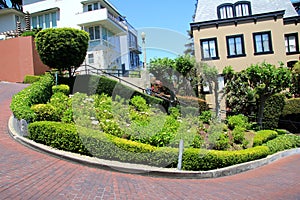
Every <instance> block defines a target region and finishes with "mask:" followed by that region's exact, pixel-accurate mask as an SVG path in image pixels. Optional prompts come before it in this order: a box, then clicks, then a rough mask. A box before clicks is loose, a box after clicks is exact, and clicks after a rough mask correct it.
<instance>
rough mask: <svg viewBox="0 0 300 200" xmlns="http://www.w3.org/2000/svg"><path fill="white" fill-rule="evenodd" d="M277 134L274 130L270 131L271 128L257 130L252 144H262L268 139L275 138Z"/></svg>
mask: <svg viewBox="0 0 300 200" xmlns="http://www.w3.org/2000/svg"><path fill="white" fill-rule="evenodd" d="M277 136H278V133H277V132H276V131H272V130H262V131H258V132H257V133H256V135H255V136H254V138H253V146H259V145H262V144H264V143H266V142H268V141H269V140H272V139H274V138H276V137H277Z"/></svg>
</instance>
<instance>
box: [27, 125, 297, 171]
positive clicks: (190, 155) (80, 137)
mask: <svg viewBox="0 0 300 200" xmlns="http://www.w3.org/2000/svg"><path fill="white" fill-rule="evenodd" d="M29 133H30V136H29V138H30V139H33V140H34V141H36V142H39V143H42V144H46V145H49V146H51V147H54V148H58V149H62V150H66V151H72V152H75V153H81V154H85V155H92V156H94V157H97V158H101V159H107V160H117V161H121V162H129V163H138V164H146V165H152V166H158V167H176V166H177V158H178V149H177V148H170V147H163V148H159V147H154V146H151V145H148V144H143V143H138V142H134V141H130V140H126V139H122V138H118V137H115V136H112V135H109V134H105V133H103V132H99V131H96V130H91V129H87V128H82V127H77V128H76V127H75V125H71V124H63V123H58V122H45V121H44V122H34V123H31V124H29ZM297 146H300V138H299V137H298V136H295V137H294V136H289V135H283V136H282V137H278V139H277V138H276V139H274V140H272V141H269V142H268V143H267V144H266V145H264V146H258V147H253V148H249V149H245V150H238V151H216V150H204V149H194V148H188V149H185V151H184V153H183V163H182V167H183V169H185V170H211V169H217V168H222V167H227V166H231V165H235V164H239V163H243V162H248V161H252V160H256V159H260V158H264V157H266V156H267V155H269V154H270V153H273V152H277V151H279V150H284V149H287V148H293V147H297Z"/></svg>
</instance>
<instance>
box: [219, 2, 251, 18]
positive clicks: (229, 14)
mask: <svg viewBox="0 0 300 200" xmlns="http://www.w3.org/2000/svg"><path fill="white" fill-rule="evenodd" d="M217 12H218V17H219V19H227V18H233V17H243V16H249V15H251V14H252V12H251V3H250V2H249V1H238V2H236V3H234V4H232V3H225V4H221V5H219V6H218V8H217Z"/></svg>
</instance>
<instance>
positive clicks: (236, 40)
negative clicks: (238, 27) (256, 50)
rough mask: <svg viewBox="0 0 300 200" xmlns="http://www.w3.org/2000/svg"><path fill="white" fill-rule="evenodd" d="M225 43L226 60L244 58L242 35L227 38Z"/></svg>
mask: <svg viewBox="0 0 300 200" xmlns="http://www.w3.org/2000/svg"><path fill="white" fill-rule="evenodd" d="M226 42H227V52H228V58H231V57H240V56H246V55H245V47H244V36H243V35H233V36H227V37H226Z"/></svg>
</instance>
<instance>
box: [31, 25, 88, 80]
mask: <svg viewBox="0 0 300 200" xmlns="http://www.w3.org/2000/svg"><path fill="white" fill-rule="evenodd" d="M88 41H89V34H88V33H87V32H85V31H83V30H78V29H74V28H49V29H44V30H42V31H40V32H39V33H38V34H37V35H36V37H35V42H36V47H37V50H38V53H39V55H40V58H41V60H42V62H43V63H44V64H45V65H47V66H49V67H51V68H55V69H59V70H68V71H69V76H70V77H71V76H72V69H77V68H78V67H79V66H80V65H81V64H82V63H83V61H84V59H85V56H86V52H87V49H88Z"/></svg>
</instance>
